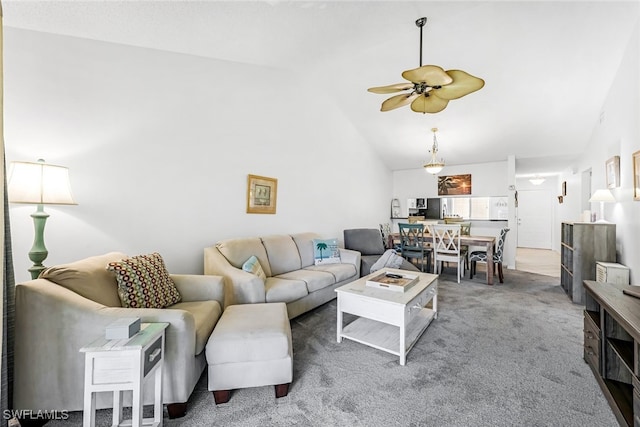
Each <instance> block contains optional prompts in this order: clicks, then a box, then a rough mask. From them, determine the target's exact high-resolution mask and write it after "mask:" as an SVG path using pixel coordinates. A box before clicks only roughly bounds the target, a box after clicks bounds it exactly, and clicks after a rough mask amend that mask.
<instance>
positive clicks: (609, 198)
mask: <svg viewBox="0 0 640 427" xmlns="http://www.w3.org/2000/svg"><path fill="white" fill-rule="evenodd" d="M589 201H590V202H600V219H599V220H598V221H597V222H608V221H607V220H605V219H604V204H605V203H613V202H615V201H616V198H615V197H613V194H611V191H610V190H607V189H603V190H596V192H595V193H593V196H591V198H590V199H589Z"/></svg>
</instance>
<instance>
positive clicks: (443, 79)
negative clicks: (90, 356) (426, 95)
mask: <svg viewBox="0 0 640 427" xmlns="http://www.w3.org/2000/svg"><path fill="white" fill-rule="evenodd" d="M402 77H404V78H405V79H407V80H409V81H410V82H414V83H418V82H426V83H427V84H428V85H429V86H442V85H448V84H449V83H451V82H452V81H453V79H452V78H451V76H449V75H448V74H447V73H446V72H445V71H444V70H443V69H442V68H440V67H438V66H437V65H424V66H422V67H420V68H414V69H413V70H407V71H405V72H403V73H402Z"/></svg>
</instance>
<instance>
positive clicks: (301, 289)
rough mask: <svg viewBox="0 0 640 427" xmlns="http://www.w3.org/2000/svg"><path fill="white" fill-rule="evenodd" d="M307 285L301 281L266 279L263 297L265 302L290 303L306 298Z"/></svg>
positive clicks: (278, 278) (277, 278) (276, 278)
mask: <svg viewBox="0 0 640 427" xmlns="http://www.w3.org/2000/svg"><path fill="white" fill-rule="evenodd" d="M308 294H309V292H308V291H307V284H306V283H305V282H304V281H303V280H291V279H282V278H280V277H267V280H266V282H265V297H266V301H267V302H291V301H295V300H298V299H300V298H303V297H305V296H307V295H308Z"/></svg>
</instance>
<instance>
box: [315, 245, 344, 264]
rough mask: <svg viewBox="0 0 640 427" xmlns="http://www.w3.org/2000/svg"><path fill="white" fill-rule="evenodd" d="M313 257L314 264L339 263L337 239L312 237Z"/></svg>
mask: <svg viewBox="0 0 640 427" xmlns="http://www.w3.org/2000/svg"><path fill="white" fill-rule="evenodd" d="M313 258H314V260H315V264H316V265H322V264H335V263H339V262H340V249H338V239H313Z"/></svg>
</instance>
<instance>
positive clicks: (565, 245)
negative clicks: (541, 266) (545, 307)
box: [560, 222, 616, 304]
mask: <svg viewBox="0 0 640 427" xmlns="http://www.w3.org/2000/svg"><path fill="white" fill-rule="evenodd" d="M596 261H605V262H615V261H616V225H615V224H611V223H599V222H563V223H562V229H561V244H560V263H561V268H560V285H561V286H562V289H564V291H565V292H566V293H567V295H569V298H571V301H573V302H575V303H577V304H584V288H583V287H582V281H583V280H595V278H596Z"/></svg>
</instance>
